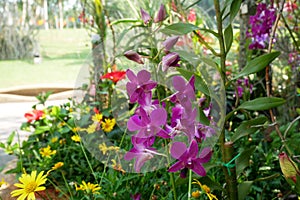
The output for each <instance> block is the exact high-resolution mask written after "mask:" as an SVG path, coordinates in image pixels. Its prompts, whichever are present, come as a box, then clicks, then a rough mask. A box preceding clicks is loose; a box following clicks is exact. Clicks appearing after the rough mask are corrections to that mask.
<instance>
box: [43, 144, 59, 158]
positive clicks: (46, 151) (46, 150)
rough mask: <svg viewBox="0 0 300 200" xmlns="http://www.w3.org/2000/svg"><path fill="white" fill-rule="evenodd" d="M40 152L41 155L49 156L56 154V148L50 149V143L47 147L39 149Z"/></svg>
mask: <svg viewBox="0 0 300 200" xmlns="http://www.w3.org/2000/svg"><path fill="white" fill-rule="evenodd" d="M40 154H41V155H42V156H43V157H47V158H51V156H52V155H54V154H56V150H51V147H50V145H48V146H47V147H45V148H41V149H40Z"/></svg>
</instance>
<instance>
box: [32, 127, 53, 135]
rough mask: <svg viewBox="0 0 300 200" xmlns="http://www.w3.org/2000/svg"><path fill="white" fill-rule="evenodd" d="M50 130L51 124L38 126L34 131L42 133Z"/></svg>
mask: <svg viewBox="0 0 300 200" xmlns="http://www.w3.org/2000/svg"><path fill="white" fill-rule="evenodd" d="M49 130H50V127H49V126H38V127H37V128H36V129H35V131H34V134H42V133H44V132H46V131H49Z"/></svg>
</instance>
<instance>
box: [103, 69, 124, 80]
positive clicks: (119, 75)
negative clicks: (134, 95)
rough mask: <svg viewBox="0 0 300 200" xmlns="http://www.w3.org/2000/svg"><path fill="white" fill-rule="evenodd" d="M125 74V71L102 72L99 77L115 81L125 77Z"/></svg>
mask: <svg viewBox="0 0 300 200" xmlns="http://www.w3.org/2000/svg"><path fill="white" fill-rule="evenodd" d="M125 75H126V72H125V71H114V72H110V73H106V74H104V75H103V76H101V79H109V80H112V82H114V83H117V82H118V81H119V80H121V79H123V78H125Z"/></svg>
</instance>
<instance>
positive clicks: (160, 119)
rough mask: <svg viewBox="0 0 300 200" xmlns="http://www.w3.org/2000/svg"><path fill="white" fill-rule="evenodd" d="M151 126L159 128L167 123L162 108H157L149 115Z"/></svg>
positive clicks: (165, 114) (165, 113)
mask: <svg viewBox="0 0 300 200" xmlns="http://www.w3.org/2000/svg"><path fill="white" fill-rule="evenodd" d="M150 119H151V124H152V125H154V126H161V125H164V124H165V123H166V122H167V112H166V110H165V109H164V108H158V109H155V110H153V111H152V112H151V114H150Z"/></svg>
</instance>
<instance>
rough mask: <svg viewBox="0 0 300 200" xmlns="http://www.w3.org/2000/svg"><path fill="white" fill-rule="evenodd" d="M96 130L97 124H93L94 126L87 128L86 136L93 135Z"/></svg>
mask: <svg viewBox="0 0 300 200" xmlns="http://www.w3.org/2000/svg"><path fill="white" fill-rule="evenodd" d="M96 129H97V124H96V123H94V124H91V125H89V127H88V128H87V129H86V132H87V133H88V134H91V133H95V132H96Z"/></svg>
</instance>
